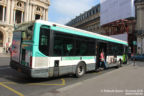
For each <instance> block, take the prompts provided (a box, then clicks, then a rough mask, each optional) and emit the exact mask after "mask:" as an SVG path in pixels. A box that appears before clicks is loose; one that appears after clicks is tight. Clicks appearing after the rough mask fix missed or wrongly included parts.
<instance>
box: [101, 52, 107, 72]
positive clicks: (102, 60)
mask: <svg viewBox="0 0 144 96" xmlns="http://www.w3.org/2000/svg"><path fill="white" fill-rule="evenodd" d="M100 67H101V68H104V69H106V61H105V55H104V51H103V50H102V51H101V53H100Z"/></svg>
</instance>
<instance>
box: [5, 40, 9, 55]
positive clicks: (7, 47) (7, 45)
mask: <svg viewBox="0 0 144 96" xmlns="http://www.w3.org/2000/svg"><path fill="white" fill-rule="evenodd" d="M8 50H9V43H8V42H7V43H6V53H8Z"/></svg>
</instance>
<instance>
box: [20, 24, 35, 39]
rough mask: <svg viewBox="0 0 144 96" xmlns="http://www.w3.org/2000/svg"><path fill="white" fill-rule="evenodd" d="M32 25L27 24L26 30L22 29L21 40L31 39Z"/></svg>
mask: <svg viewBox="0 0 144 96" xmlns="http://www.w3.org/2000/svg"><path fill="white" fill-rule="evenodd" d="M32 36H33V26H29V27H28V28H27V29H26V30H24V31H22V40H32Z"/></svg>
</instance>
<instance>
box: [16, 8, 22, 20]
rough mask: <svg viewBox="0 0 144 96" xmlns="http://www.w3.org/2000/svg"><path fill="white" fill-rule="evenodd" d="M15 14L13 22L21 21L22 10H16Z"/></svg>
mask: <svg viewBox="0 0 144 96" xmlns="http://www.w3.org/2000/svg"><path fill="white" fill-rule="evenodd" d="M15 15H16V17H15V22H16V23H21V22H22V21H23V13H22V11H19V10H16V13H15Z"/></svg>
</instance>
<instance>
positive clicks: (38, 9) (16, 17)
mask: <svg viewBox="0 0 144 96" xmlns="http://www.w3.org/2000/svg"><path fill="white" fill-rule="evenodd" d="M49 5H50V2H49V0H0V53H2V52H4V49H5V48H6V47H9V46H10V45H11V43H12V37H13V30H14V24H18V23H22V22H27V21H32V20H36V19H42V20H48V6H49Z"/></svg>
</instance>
